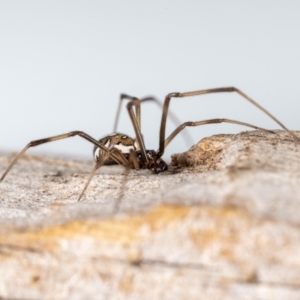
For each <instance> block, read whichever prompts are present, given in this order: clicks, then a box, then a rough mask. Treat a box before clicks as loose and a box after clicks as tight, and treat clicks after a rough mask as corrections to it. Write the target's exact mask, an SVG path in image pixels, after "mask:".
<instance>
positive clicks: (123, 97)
mask: <svg viewBox="0 0 300 300" xmlns="http://www.w3.org/2000/svg"><path fill="white" fill-rule="evenodd" d="M124 99H127V100H130V101H133V100H139V99H138V98H136V97H132V96H129V95H126V94H121V95H120V101H119V105H118V109H117V114H116V118H115V124H114V130H113V132H117V127H118V123H119V118H120V112H121V107H122V101H123V100H124ZM135 114H136V118H137V123H138V126H139V128H140V129H141V107H140V103H139V102H136V104H135Z"/></svg>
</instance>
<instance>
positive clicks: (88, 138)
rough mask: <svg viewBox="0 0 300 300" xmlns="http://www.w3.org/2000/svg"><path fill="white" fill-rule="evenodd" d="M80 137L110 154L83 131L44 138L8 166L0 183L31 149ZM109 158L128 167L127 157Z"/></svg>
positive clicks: (113, 156)
mask: <svg viewBox="0 0 300 300" xmlns="http://www.w3.org/2000/svg"><path fill="white" fill-rule="evenodd" d="M77 135H78V136H80V137H82V138H84V139H86V140H87V141H89V142H90V143H92V144H94V145H95V146H97V147H99V148H101V149H102V150H103V151H105V152H108V149H107V148H106V147H104V146H103V145H101V144H100V143H99V142H98V141H97V140H95V139H94V138H92V137H91V136H89V135H88V134H86V133H84V132H82V131H72V132H69V133H65V134H60V135H55V136H52V137H48V138H44V139H40V140H35V141H32V142H30V143H29V144H28V145H27V146H26V147H25V148H24V149H23V150H22V151H21V152H20V153H19V154H18V155H17V156H16V157H15V159H14V160H13V161H12V162H11V164H10V165H9V166H8V168H7V169H6V171H5V172H4V173H3V175H2V176H1V178H0V182H1V181H2V180H3V179H4V178H5V177H6V175H7V174H8V172H9V171H10V170H11V168H12V167H13V166H14V165H15V164H16V163H17V161H18V160H19V159H20V158H21V157H22V156H23V155H24V153H25V152H26V151H27V150H28V149H29V148H31V147H35V146H38V145H41V144H45V143H49V142H54V141H58V140H62V139H66V138H69V137H73V136H77ZM109 156H110V157H111V158H112V159H113V160H115V161H116V162H117V163H118V164H123V165H125V166H126V164H127V161H126V159H125V157H124V156H123V155H122V156H119V155H118V156H117V155H115V154H114V153H110V154H109Z"/></svg>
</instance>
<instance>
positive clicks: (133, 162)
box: [114, 150, 140, 212]
mask: <svg viewBox="0 0 300 300" xmlns="http://www.w3.org/2000/svg"><path fill="white" fill-rule="evenodd" d="M132 167H134V169H136V170H139V169H140V164H139V162H138V159H137V156H136V152H135V151H133V150H130V152H129V157H128V165H127V166H126V170H125V174H124V179H123V182H122V186H121V189H120V194H119V197H118V198H117V199H116V201H115V206H114V211H115V212H117V211H118V210H119V207H120V203H121V200H122V198H123V196H124V191H125V185H126V182H127V178H128V174H129V170H130V169H131V168H132Z"/></svg>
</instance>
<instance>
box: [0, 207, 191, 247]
mask: <svg viewBox="0 0 300 300" xmlns="http://www.w3.org/2000/svg"><path fill="white" fill-rule="evenodd" d="M190 209H191V208H188V207H183V206H171V205H162V206H159V207H157V208H155V209H153V210H152V211H149V212H146V213H142V214H139V215H131V216H126V217H124V218H122V219H118V218H115V219H105V220H93V221H89V220H88V221H87V220H78V221H73V222H69V223H66V224H63V225H57V226H49V227H45V228H41V229H35V230H31V231H15V232H9V233H0V245H7V244H9V245H16V244H17V245H18V246H21V247H26V246H28V247H30V246H34V247H36V246H39V245H40V246H43V249H45V247H47V248H48V250H51V249H53V248H56V245H57V242H58V240H59V239H61V238H66V239H72V238H76V237H91V238H95V239H99V240H106V241H113V242H121V243H129V242H131V241H133V240H137V239H140V238H141V229H142V228H143V227H144V226H147V228H148V229H150V231H152V232H153V231H158V230H161V229H162V228H165V227H166V226H168V225H169V224H170V223H172V222H175V221H180V219H183V218H185V217H186V216H187V214H188V213H189V211H190Z"/></svg>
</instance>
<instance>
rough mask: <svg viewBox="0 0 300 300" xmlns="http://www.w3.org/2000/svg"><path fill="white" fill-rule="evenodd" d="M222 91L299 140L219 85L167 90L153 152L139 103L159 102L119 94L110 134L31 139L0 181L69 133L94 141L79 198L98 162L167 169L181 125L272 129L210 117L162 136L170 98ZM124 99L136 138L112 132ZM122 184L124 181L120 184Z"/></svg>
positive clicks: (154, 99) (82, 133) (97, 166)
mask: <svg viewBox="0 0 300 300" xmlns="http://www.w3.org/2000/svg"><path fill="white" fill-rule="evenodd" d="M223 92H236V93H238V94H239V95H240V96H242V97H243V98H244V99H246V100H247V101H249V102H250V103H252V104H253V105H254V106H256V107H257V108H258V109H260V110H261V111H263V112H264V113H265V114H266V115H268V116H269V117H270V118H271V119H273V120H274V121H275V122H276V123H277V124H278V125H280V126H281V127H282V128H283V129H284V130H286V131H287V132H288V133H289V134H290V135H291V137H293V139H294V140H295V141H296V142H298V143H300V139H299V138H298V137H297V136H296V135H295V134H294V133H293V132H292V131H290V130H289V129H288V128H287V127H285V126H284V125H283V124H282V123H281V122H280V121H279V120H278V119H277V118H275V117H274V116H273V115H272V114H271V113H270V112H268V111H267V110H266V109H264V108H263V107H262V106H261V105H259V104H258V103H257V102H255V101H254V100H253V99H251V98H250V97H249V96H247V95H246V94H245V93H243V92H242V91H241V90H239V89H237V88H235V87H222V88H214V89H207V90H198V91H193V92H186V93H170V94H168V95H167V96H166V97H165V100H164V103H163V105H162V108H163V109H162V116H161V121H160V131H159V148H158V150H157V151H155V150H148V149H147V148H146V146H145V143H144V140H143V136H142V133H141V104H142V103H144V102H147V101H154V102H156V103H158V104H159V101H158V100H157V99H156V98H154V97H146V98H142V99H138V98H136V97H132V96H129V95H125V94H121V96H120V102H119V107H118V111H117V117H116V120H115V125H114V133H113V134H110V135H106V136H104V137H103V138H101V139H100V140H99V141H97V140H95V139H94V138H93V137H91V136H90V135H88V134H86V133H85V132H82V131H71V132H69V133H65V134H60V135H55V136H52V137H48V138H43V139H39V140H34V141H31V142H30V143H29V144H27V146H26V147H25V148H24V149H23V150H22V151H21V152H20V153H19V154H18V155H17V156H16V157H15V158H14V160H13V161H12V162H11V163H10V165H9V166H8V167H7V169H6V171H5V172H4V174H3V175H2V177H1V178H0V182H1V181H2V180H3V179H4V178H5V177H6V175H7V174H8V172H9V171H10V170H11V168H12V167H13V166H14V165H15V164H16V163H17V161H18V160H19V159H20V158H21V157H22V156H23V154H24V153H25V152H26V151H27V150H28V149H29V148H31V147H35V146H38V145H41V144H45V143H48V142H53V141H57V140H61V139H66V138H69V137H73V136H80V137H82V138H84V139H86V140H87V141H89V142H90V143H92V144H94V159H95V161H96V164H95V166H94V168H93V170H92V172H91V174H90V177H89V179H88V181H87V183H86V185H85V186H84V189H83V191H82V193H81V194H80V196H79V199H78V201H80V199H81V198H82V196H83V194H84V192H85V190H86V188H87V187H88V185H89V183H90V181H91V179H92V178H93V176H94V174H95V172H96V171H97V169H99V168H100V167H101V166H102V165H111V164H119V165H123V166H125V167H126V170H127V172H128V170H129V169H131V168H133V169H136V170H139V169H149V170H151V171H152V172H153V173H154V174H158V173H161V172H165V171H166V170H167V169H168V165H167V163H166V162H165V161H164V160H163V159H162V156H163V154H164V151H165V148H166V147H167V146H168V145H169V143H170V142H171V141H172V140H173V139H174V138H175V137H176V136H177V135H178V133H180V132H181V131H182V130H183V129H184V128H185V127H187V126H188V127H190V126H201V125H205V124H213V123H232V124H237V125H243V126H247V127H251V128H254V129H259V130H264V131H268V132H272V131H271V130H267V129H264V128H261V127H258V126H255V125H252V124H249V123H245V122H241V121H236V120H232V119H224V118H221V119H210V120H203V121H197V122H185V123H182V124H181V125H179V126H178V127H177V128H176V129H175V130H174V131H173V132H172V133H171V134H170V135H169V137H168V138H165V135H166V133H165V131H166V122H167V116H168V115H169V116H170V117H172V119H173V120H175V121H176V117H175V116H174V115H172V114H171V113H170V112H169V104H170V101H171V99H172V98H184V97H191V96H199V95H205V94H211V93H223ZM124 99H127V100H129V102H128V103H127V110H128V113H129V117H130V119H131V122H132V125H133V128H134V131H135V136H136V138H132V137H130V136H128V135H126V134H123V133H119V132H116V128H117V123H118V119H119V114H120V108H121V101H122V100H124ZM123 184H124V183H123Z"/></svg>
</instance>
